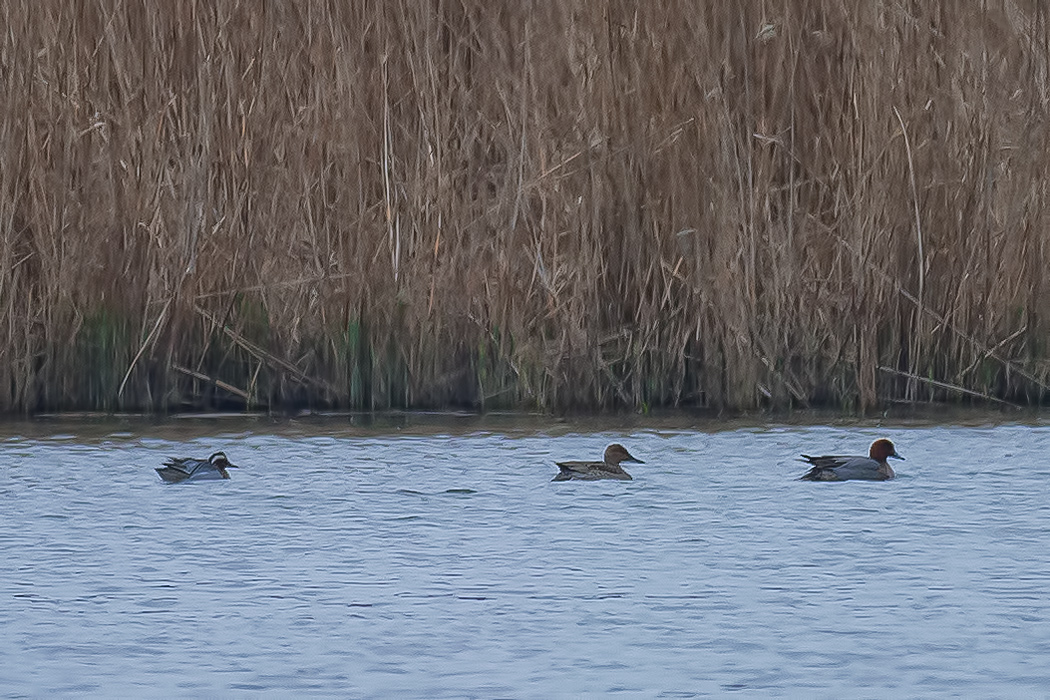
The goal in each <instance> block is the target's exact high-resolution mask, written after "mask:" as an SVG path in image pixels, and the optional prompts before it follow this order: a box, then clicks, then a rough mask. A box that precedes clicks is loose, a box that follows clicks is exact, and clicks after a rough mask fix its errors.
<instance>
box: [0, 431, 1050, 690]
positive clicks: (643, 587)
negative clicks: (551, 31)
mask: <svg viewBox="0 0 1050 700" xmlns="http://www.w3.org/2000/svg"><path fill="white" fill-rule="evenodd" d="M608 425H609V424H606V427H604V428H602V429H596V427H595V426H582V425H574V424H573V423H572V422H568V423H560V424H554V423H553V422H552V423H551V424H549V425H539V426H536V425H527V426H525V427H521V426H517V427H515V426H514V425H510V426H503V427H498V428H495V429H494V428H492V427H489V426H488V425H487V424H482V426H481V427H480V428H479V427H478V426H477V425H473V424H468V425H466V426H456V425H450V426H444V427H437V428H434V427H428V426H417V427H414V428H413V427H412V426H407V425H406V426H401V427H400V428H398V427H393V426H389V427H387V428H382V427H374V426H373V427H370V428H356V427H354V426H353V425H351V424H350V421H349V420H345V419H344V420H342V421H338V420H336V421H324V422H314V423H310V422H306V423H304V422H284V423H267V422H264V421H260V422H245V421H238V422H223V421H217V420H212V421H208V420H195V421H183V422H179V421H173V422H169V423H167V424H164V425H149V424H133V423H124V424H115V423H90V422H78V423H73V424H70V423H68V422H64V423H57V422H50V423H49V422H37V423H27V424H8V425H6V426H3V425H0V629H2V634H0V694H2V695H3V696H4V697H20V696H33V697H41V696H50V695H54V694H61V695H88V696H106V697H114V696H135V697H142V696H182V697H199V696H224V697H228V696H236V695H260V694H264V695H270V696H290V695H293V694H294V695H314V696H333V695H334V696H340V697H413V698H445V697H455V698H463V697H466V698H500V697H507V698H551V697H579V696H592V697H593V696H603V697H604V696H622V697H632V698H633V697H671V698H681V697H694V696H709V695H715V696H733V697H769V696H805V697H816V698H820V697H825V698H840V697H845V696H850V697H946V696H960V695H961V696H969V697H984V698H990V697H1047V696H1048V695H1050V460H1048V455H1050V427H1046V426H1043V425H1040V424H1031V425H1017V424H1006V425H987V426H978V427H973V426H965V425H943V426H930V425H921V424H911V425H889V424H887V425H882V426H876V425H872V424H863V423H858V424H852V425H848V426H840V427H827V426H801V427H800V426H767V427H761V428H747V427H731V426H729V427H725V428H720V427H719V426H718V425H711V426H706V427H705V429H703V430H695V429H681V428H673V427H667V426H656V425H649V426H646V425H644V424H634V425H632V426H630V427H625V428H618V429H609V428H608ZM876 437H889V438H891V439H893V440H894V441H895V442H896V443H897V447H898V449H899V451H900V452H901V454H903V455H904V456H905V457H906V458H907V461H905V462H895V463H894V467H895V468H896V469H897V473H898V478H897V479H896V480H895V481H891V482H885V483H863V482H847V483H837V484H836V483H830V484H829V483H810V482H800V481H797V480H796V479H797V477H798V476H799V475H801V474H802V473H803V472H804V471H805V467H804V465H802V464H801V463H800V462H798V461H797V459H796V458H797V456H798V454H799V453H800V452H807V453H811V454H823V453H846V454H855V453H858V452H859V453H864V452H866V450H867V446H868V444H869V443H870V442H871V441H872V440H873V439H874V438H876ZM613 441H618V442H622V443H623V444H624V445H625V446H627V448H628V449H629V450H630V451H631V452H632V453H634V455H635V456H637V457H639V458H640V459H643V460H645V462H646V464H644V465H642V464H636V465H625V466H627V467H628V471H630V472H631V473H632V474H633V475H634V477H635V480H634V481H629V482H619V481H603V482H590V483H581V482H567V483H551V482H550V479H551V477H553V476H554V474H555V473H556V472H557V468H556V467H555V466H554V461H555V460H562V459H571V458H592V457H598V456H599V455H600V454H601V452H602V450H603V449H604V447H605V446H606V445H607V444H608V443H610V442H613ZM219 449H222V450H225V451H226V453H227V454H228V455H229V457H230V459H231V460H232V461H233V462H234V463H236V464H238V465H240V466H241V467H242V469H240V470H234V471H233V472H232V477H233V478H232V479H230V480H229V481H211V482H203V483H185V484H174V485H168V484H164V483H162V482H161V480H160V479H159V478H158V476H157V474H156V473H155V472H154V470H153V468H154V467H155V466H159V465H160V463H161V462H162V461H163V459H164V458H165V457H167V456H170V455H177V456H198V457H207V455H208V454H209V453H210V452H212V451H214V450H219Z"/></svg>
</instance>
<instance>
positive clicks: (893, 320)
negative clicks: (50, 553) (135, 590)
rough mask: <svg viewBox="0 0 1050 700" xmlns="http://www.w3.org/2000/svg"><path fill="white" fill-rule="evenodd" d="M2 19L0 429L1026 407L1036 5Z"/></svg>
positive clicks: (1038, 249)
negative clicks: (160, 416)
mask: <svg viewBox="0 0 1050 700" xmlns="http://www.w3.org/2000/svg"><path fill="white" fill-rule="evenodd" d="M0 21H2V22H3V23H4V26H5V27H6V28H7V31H6V32H5V34H4V35H3V36H2V37H0V90H2V94H4V96H5V99H4V100H3V101H0V159H3V167H0V411H34V410H44V409H48V410H50V409H62V408H96V407H104V408H125V409H142V408H147V409H148V408H152V409H156V410H167V409H169V408H174V407H179V406H182V405H194V406H200V405H203V404H202V402H204V403H207V402H212V401H218V402H226V401H228V402H232V403H233V404H234V405H235V404H236V402H241V403H242V404H243V405H247V404H249V403H258V404H260V405H263V406H270V407H281V406H293V405H299V404H310V403H318V404H325V405H337V406H356V407H361V408H369V409H371V408H385V407H407V406H437V405H441V406H444V405H455V406H473V407H485V408H488V407H492V406H500V405H511V406H520V405H531V406H537V407H540V408H545V409H562V408H592V409H595V408H596V409H604V408H619V407H630V408H639V407H641V408H644V407H649V406H652V407H655V406H678V405H700V406H707V407H713V408H726V407H729V408H748V407H753V406H774V407H782V406H797V405H809V404H825V405H838V406H845V407H854V408H859V409H864V408H867V407H869V406H873V405H876V404H878V403H880V402H883V401H886V400H892V399H906V400H909V401H922V400H924V399H929V398H931V397H934V398H935V397H941V396H942V395H943V390H944V389H945V388H948V387H950V388H952V389H953V390H954V389H958V390H959V393H960V394H966V395H970V396H973V397H974V398H980V399H982V400H983V399H984V398H993V399H999V400H1004V401H1010V402H1015V403H1026V402H1041V401H1042V400H1043V399H1044V397H1045V395H1046V391H1047V389H1046V387H1047V376H1048V374H1050V345H1048V344H1047V341H1046V338H1047V332H1048V331H1050V323H1048V320H1050V319H1048V316H1050V296H1048V294H1047V290H1046V285H1045V284H1044V282H1043V274H1044V273H1043V270H1044V269H1045V267H1046V265H1047V263H1048V262H1050V260H1048V258H1050V249H1048V246H1047V231H1048V230H1050V229H1048V227H1047V226H1046V212H1047V211H1048V203H1050V202H1048V193H1047V191H1046V190H1045V188H1043V187H1042V185H1041V183H1043V182H1045V181H1046V179H1047V168H1048V166H1047V163H1046V159H1045V155H1044V154H1045V153H1046V150H1047V145H1048V143H1050V121H1048V118H1047V117H1048V115H1047V105H1046V104H1045V100H1043V99H1042V96H1043V95H1045V94H1046V93H1047V91H1048V87H1050V86H1048V85H1047V79H1048V75H1050V29H1048V23H1047V17H1046V15H1045V13H1044V12H1043V11H1042V9H1041V8H1040V7H1039V6H1031V7H1029V6H1018V5H1016V4H1007V3H986V4H984V5H982V6H981V7H980V8H978V9H976V10H975V9H974V8H973V7H971V5H969V4H964V3H961V2H959V1H958V0H954V1H953V0H934V2H932V3H926V4H923V5H922V6H919V5H914V4H901V3H898V2H889V1H888V0H876V1H875V2H869V3H847V4H842V3H832V2H831V1H830V0H813V1H812V2H807V3H802V4H797V3H796V4H786V5H780V6H775V7H774V6H772V5H769V4H768V3H760V2H757V1H756V0H747V1H745V2H742V3H730V2H721V1H720V2H715V3H701V2H695V1H692V2H687V1H686V0H664V1H663V2H660V3H648V4H643V5H641V6H639V5H638V4H637V3H624V2H612V3H607V4H605V5H602V6H594V7H591V6H583V5H579V4H578V3H576V4H570V3H564V2H551V3H543V4H540V5H533V6H528V5H526V6H509V5H508V6H506V7H500V8H493V7H492V6H491V4H490V3H483V2H480V0H465V1H464V2H457V3H449V2H444V1H443V0H433V1H432V2H429V3H417V4H404V3H403V4H401V5H398V4H391V3H386V4H382V3H380V4H373V5H366V4H360V3H358V4H353V3H351V4H346V3H319V4H318V3H314V4H310V5H295V4H291V5H273V4H267V5H263V6H260V5H258V4H255V3H249V2H246V0H232V1H231V2H228V3H222V4H220V5H217V6H207V7H205V6H202V5H199V4H195V3H182V4H176V5H171V6H168V5H129V4H126V3H121V2H116V1H114V0H106V1H104V2H100V3H95V4H89V5H85V4H73V5H69V4H62V3H55V2H44V3H43V4H41V3H31V2H29V1H28V0H21V1H18V0H16V1H14V2H9V3H5V4H4V5H3V7H2V8H0ZM201 377H205V378H207V385H208V386H210V387H213V388H214V387H223V386H226V387H229V388H230V389H229V390H228V391H226V392H225V394H222V392H219V393H216V394H215V396H214V397H212V396H211V395H205V394H202V393H201V392H200V387H201V386H202V385H201V384H200V382H202V381H204V380H202V379H201ZM233 389H236V390H235V391H234V390H233ZM238 392H239V393H238ZM970 392H972V393H970ZM220 394H221V395H220Z"/></svg>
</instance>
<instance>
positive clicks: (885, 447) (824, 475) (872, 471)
mask: <svg viewBox="0 0 1050 700" xmlns="http://www.w3.org/2000/svg"><path fill="white" fill-rule="evenodd" d="M891 457H892V458H893V459H904V458H903V457H901V456H900V455H899V454H897V448H896V447H894V446H893V443H892V442H890V441H889V440H887V439H885V438H882V439H879V440H876V441H875V442H873V443H871V449H870V450H869V451H868V456H867V457H841V456H833V455H826V456H823V457H810V456H809V455H802V459H804V460H805V461H807V462H809V463H810V464H812V465H813V468H812V469H810V470H809V471H808V472H806V473H805V474H803V475H802V478H801V480H802V481H848V480H850V479H863V480H866V481H886V480H887V479H892V478H893V477H894V476H896V474H894V473H893V468H892V467H890V465H889V464H888V463H887V462H886V460H887V459H889V458H891Z"/></svg>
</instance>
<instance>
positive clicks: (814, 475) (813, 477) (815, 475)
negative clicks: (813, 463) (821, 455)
mask: <svg viewBox="0 0 1050 700" xmlns="http://www.w3.org/2000/svg"><path fill="white" fill-rule="evenodd" d="M820 472H821V469H820V467H813V468H812V469H810V470H809V471H808V472H806V473H805V474H803V475H802V476H800V477H799V478H798V480H799V481H823V479H821V478H820Z"/></svg>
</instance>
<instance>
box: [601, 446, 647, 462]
mask: <svg viewBox="0 0 1050 700" xmlns="http://www.w3.org/2000/svg"><path fill="white" fill-rule="evenodd" d="M620 462H634V463H635V464H645V462H643V461H642V460H640V459H638V458H636V457H632V456H631V453H630V452H628V451H627V448H626V447H624V446H623V445H621V444H619V443H613V444H611V445H609V446H608V447H606V448H605V463H606V464H619V463H620Z"/></svg>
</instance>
